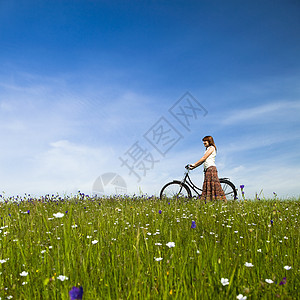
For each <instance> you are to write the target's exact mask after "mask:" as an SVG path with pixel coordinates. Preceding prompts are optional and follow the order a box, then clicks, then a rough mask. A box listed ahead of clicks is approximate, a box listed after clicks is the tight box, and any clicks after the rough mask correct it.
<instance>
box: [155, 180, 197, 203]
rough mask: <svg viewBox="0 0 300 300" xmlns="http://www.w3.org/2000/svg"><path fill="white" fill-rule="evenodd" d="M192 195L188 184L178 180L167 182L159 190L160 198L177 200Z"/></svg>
mask: <svg viewBox="0 0 300 300" xmlns="http://www.w3.org/2000/svg"><path fill="white" fill-rule="evenodd" d="M191 197H192V193H191V190H190V189H189V188H188V186H187V185H186V184H184V183H181V182H180V181H172V182H169V183H167V184H166V185H165V186H164V187H163V188H162V189H161V191H160V199H161V200H163V199H167V200H178V199H188V198H191Z"/></svg>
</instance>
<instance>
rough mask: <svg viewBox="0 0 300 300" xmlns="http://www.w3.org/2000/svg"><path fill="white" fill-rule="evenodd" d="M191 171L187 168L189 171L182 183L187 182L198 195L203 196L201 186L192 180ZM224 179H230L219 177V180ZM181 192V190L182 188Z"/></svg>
mask: <svg viewBox="0 0 300 300" xmlns="http://www.w3.org/2000/svg"><path fill="white" fill-rule="evenodd" d="M189 172H190V169H188V168H187V171H186V172H185V173H184V177H183V179H182V180H181V184H185V185H187V186H188V187H189V188H190V189H191V190H193V191H194V192H195V193H196V194H197V196H199V197H200V196H201V192H202V189H200V188H199V187H197V186H196V185H195V184H194V183H193V182H192V180H191V178H190V176H189ZM222 179H228V180H229V178H225V177H224V178H219V180H222ZM180 192H181V190H180Z"/></svg>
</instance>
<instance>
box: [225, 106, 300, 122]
mask: <svg viewBox="0 0 300 300" xmlns="http://www.w3.org/2000/svg"><path fill="white" fill-rule="evenodd" d="M299 113H300V102H296V101H281V102H273V103H269V104H264V105H259V106H254V107H252V108H247V109H239V110H233V111H227V114H229V116H228V117H225V118H223V119H221V123H222V124H223V125H234V124H241V123H245V122H249V121H251V122H259V123H273V122H278V121H279V122H282V123H284V122H290V121H291V118H294V117H296V116H299ZM297 119H298V118H297Z"/></svg>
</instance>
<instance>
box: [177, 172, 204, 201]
mask: <svg viewBox="0 0 300 300" xmlns="http://www.w3.org/2000/svg"><path fill="white" fill-rule="evenodd" d="M189 172H190V170H189V169H187V171H186V172H185V173H184V177H183V179H182V180H181V184H185V185H187V186H188V187H189V188H190V189H191V190H193V191H194V192H195V193H196V194H197V195H198V196H199V197H200V196H201V192H202V189H200V188H198V187H197V186H196V185H195V184H194V183H193V182H192V180H191V178H190V176H189ZM198 191H199V192H198Z"/></svg>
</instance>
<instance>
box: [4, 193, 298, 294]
mask: <svg viewBox="0 0 300 300" xmlns="http://www.w3.org/2000/svg"><path fill="white" fill-rule="evenodd" d="M2 199H3V198H2ZM0 205H1V211H0V216H1V219H0V227H1V232H0V259H1V263H0V272H1V277H0V297H1V299H7V297H10V296H12V297H13V298H12V299H69V294H68V293H69V290H70V289H71V288H72V287H73V286H82V287H83V290H84V294H83V299H173V298H174V299H237V298H236V297H237V296H238V295H239V294H243V295H244V296H247V299H277V298H280V299H297V297H298V295H299V292H300V291H299V286H300V279H299V278H300V276H299V275H300V274H299V270H300V266H299V257H300V253H299V249H300V234H299V221H298V220H299V211H300V205H299V199H298V200H297V199H291V200H276V199H275V200H262V201H242V202H239V201H236V202H228V203H227V204H225V203H223V202H214V203H206V204H205V203H204V202H199V201H196V200H192V201H189V202H185V201H174V202H170V203H168V202H164V201H160V200H158V199H156V198H154V197H149V198H148V197H145V196H144V197H122V198H121V197H120V198H118V197H114V198H107V199H95V198H94V199H93V198H89V197H87V196H84V195H82V194H81V195H80V194H78V195H77V196H74V197H73V198H65V199H61V198H59V197H58V196H52V197H50V196H46V197H43V198H40V199H30V198H29V196H27V198H24V199H20V198H18V199H12V198H10V199H4V201H3V202H1V203H0ZM28 210H29V211H30V212H29V213H28ZM160 210H161V213H159V212H160ZM66 211H67V213H66ZM58 212H60V213H63V215H64V216H63V217H62V218H55V217H54V216H53V214H56V213H58ZM271 220H272V222H271ZM192 221H195V222H196V228H194V229H192V228H191V224H192ZM96 241H97V242H96ZM93 242H94V243H93ZM168 242H174V243H175V247H172V248H169V247H168V246H167V245H166V244H167V243H168ZM155 258H162V260H160V261H156V260H155ZM246 262H247V263H252V264H253V267H247V266H245V263H246ZM285 266H290V267H291V269H289V270H286V269H285V268H284V267H285ZM23 271H25V272H28V275H27V276H20V274H21V273H22V272H23ZM59 275H63V276H66V277H68V279H67V280H64V281H61V280H59V278H58V277H59ZM284 277H286V283H285V284H281V285H280V282H281V283H284V282H282V280H283V278H284ZM221 278H226V279H228V282H229V284H228V285H225V286H223V285H222V283H221ZM266 279H270V280H272V281H273V283H267V282H266ZM8 299H9V298H8Z"/></svg>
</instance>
